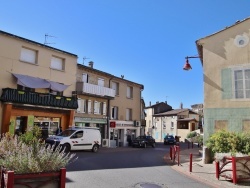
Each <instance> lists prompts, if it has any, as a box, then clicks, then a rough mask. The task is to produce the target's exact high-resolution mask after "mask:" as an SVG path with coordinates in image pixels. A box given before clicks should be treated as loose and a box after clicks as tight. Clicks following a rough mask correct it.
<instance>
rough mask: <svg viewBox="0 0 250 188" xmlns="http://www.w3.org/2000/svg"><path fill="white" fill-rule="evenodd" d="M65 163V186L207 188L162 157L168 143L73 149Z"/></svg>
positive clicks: (68, 187) (94, 187)
mask: <svg viewBox="0 0 250 188" xmlns="http://www.w3.org/2000/svg"><path fill="white" fill-rule="evenodd" d="M72 153H76V155H77V157H78V159H77V160H76V161H75V162H73V163H71V164H69V165H68V166H67V174H66V176H67V183H66V188H85V187H86V188H183V187H185V188H207V187H209V186H207V185H206V184H202V183H201V182H197V181H195V180H193V179H189V178H188V177H186V176H184V175H182V174H179V173H178V172H176V171H174V170H173V169H172V168H171V166H169V165H168V164H167V163H166V161H165V160H164V156H165V155H166V154H168V153H169V146H166V145H163V143H157V145H156V147H155V148H152V147H150V146H148V147H147V148H132V147H121V148H101V149H100V150H99V152H98V153H92V152H91V151H75V152H72Z"/></svg>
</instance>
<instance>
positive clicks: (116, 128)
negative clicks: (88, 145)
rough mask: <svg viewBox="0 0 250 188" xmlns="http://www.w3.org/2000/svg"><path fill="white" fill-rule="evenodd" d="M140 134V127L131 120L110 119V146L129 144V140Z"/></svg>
mask: <svg viewBox="0 0 250 188" xmlns="http://www.w3.org/2000/svg"><path fill="white" fill-rule="evenodd" d="M139 135H140V127H136V126H134V123H133V121H115V120H112V121H110V137H109V138H110V147H123V146H130V144H131V141H132V140H133V139H134V138H136V137H137V136H139Z"/></svg>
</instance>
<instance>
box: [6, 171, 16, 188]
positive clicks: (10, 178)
mask: <svg viewBox="0 0 250 188" xmlns="http://www.w3.org/2000/svg"><path fill="white" fill-rule="evenodd" d="M5 186H6V187H8V188H13V187H14V171H8V172H7V185H5Z"/></svg>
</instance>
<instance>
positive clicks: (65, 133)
mask: <svg viewBox="0 0 250 188" xmlns="http://www.w3.org/2000/svg"><path fill="white" fill-rule="evenodd" d="M74 132H76V130H69V129H67V130H65V131H63V132H61V133H59V134H58V135H57V136H62V137H68V136H70V135H72V134H73V133H74Z"/></svg>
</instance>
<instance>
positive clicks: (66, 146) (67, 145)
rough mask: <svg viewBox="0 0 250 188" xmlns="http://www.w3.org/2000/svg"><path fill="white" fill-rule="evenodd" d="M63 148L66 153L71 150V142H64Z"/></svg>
mask: <svg viewBox="0 0 250 188" xmlns="http://www.w3.org/2000/svg"><path fill="white" fill-rule="evenodd" d="M62 149H63V150H64V152H65V153H68V152H70V149H71V148H70V145H69V144H63V145H62Z"/></svg>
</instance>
